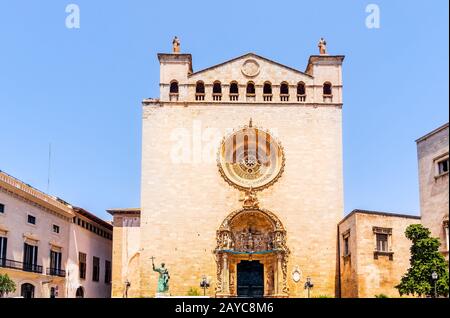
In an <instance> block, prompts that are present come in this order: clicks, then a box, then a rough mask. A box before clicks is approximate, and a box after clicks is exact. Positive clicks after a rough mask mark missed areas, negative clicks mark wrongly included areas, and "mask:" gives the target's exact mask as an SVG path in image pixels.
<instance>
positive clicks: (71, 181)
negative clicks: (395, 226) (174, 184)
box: [0, 0, 449, 219]
mask: <svg viewBox="0 0 450 318" xmlns="http://www.w3.org/2000/svg"><path fill="white" fill-rule="evenodd" d="M70 3H75V4H77V5H78V6H79V8H80V29H68V28H66V26H65V19H66V16H67V13H66V12H65V8H66V6H67V5H68V4H70ZM194 3H195V4H194ZM369 3H375V4H377V5H378V6H379V8H380V18H381V20H380V28H379V29H368V28H367V27H366V25H365V19H366V16H367V15H368V13H366V12H365V8H366V6H367V5H368V4H369ZM448 9H449V8H448V1H446V0H442V1H437V0H436V1H420V2H419V1H398V0H389V1H356V0H353V1H333V0H328V1H326V0H324V1H282V2H277V3H274V2H273V1H238V0H229V1H227V2H226V4H223V2H217V1H195V2H194V1H174V0H173V1H138V0H133V1H99V0H98V1H88V0H72V1H56V0H55V1H22V0H16V1H4V0H1V1H0V43H1V44H0V123H1V128H2V129H1V133H0V169H1V170H3V171H5V172H7V173H9V174H11V175H13V176H15V177H17V178H19V179H21V180H23V181H25V182H27V183H29V184H31V185H33V186H35V187H36V188H38V189H41V190H43V191H46V189H47V173H48V172H47V170H48V147H49V143H51V144H52V164H51V172H50V176H51V181H50V190H49V192H50V193H51V194H53V195H57V196H59V197H61V198H63V199H65V200H66V201H68V202H70V203H72V204H74V205H78V206H81V207H84V208H86V209H88V210H90V211H91V212H93V213H95V214H97V215H99V216H100V217H104V218H107V219H109V215H108V214H107V213H106V212H105V209H107V208H111V207H136V206H139V197H140V193H139V192H140V190H139V189H140V154H141V153H140V149H141V145H140V143H141V137H140V135H141V104H140V102H141V100H142V99H143V98H147V97H158V90H159V88H158V83H159V64H158V61H157V58H156V54H157V53H158V52H170V50H171V40H172V38H173V36H174V35H178V36H179V37H180V38H181V44H182V51H183V52H186V53H191V54H192V55H193V63H194V70H199V69H202V68H205V67H208V66H211V65H213V64H216V63H220V62H222V61H225V60H227V59H230V58H233V57H236V56H238V55H241V54H243V53H247V52H255V53H257V54H260V55H262V56H265V57H267V58H270V59H273V60H276V61H278V62H280V63H283V64H286V65H289V66H292V67H294V68H298V69H300V70H304V69H305V67H306V63H307V60H308V57H309V55H311V54H317V42H318V39H319V38H320V37H321V36H323V37H325V38H326V40H327V42H328V50H329V52H330V54H344V55H346V59H345V61H344V74H343V77H344V108H343V138H344V139H343V140H344V178H345V179H344V182H345V212H346V213H348V212H349V211H351V210H352V209H355V208H361V209H371V210H381V211H392V212H401V213H407V214H418V213H419V190H418V176H417V154H416V145H415V142H414V141H415V139H417V138H418V137H420V136H422V135H424V134H426V133H427V132H429V131H431V130H433V129H434V128H436V127H438V126H440V125H442V124H444V123H445V122H447V121H448V115H449V114H448V103H449V94H448V85H449V83H448V82H449V80H448V75H449V74H448V68H449V65H448V58H449V51H448V36H449V34H448Z"/></svg>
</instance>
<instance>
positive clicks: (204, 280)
mask: <svg viewBox="0 0 450 318" xmlns="http://www.w3.org/2000/svg"><path fill="white" fill-rule="evenodd" d="M200 287H201V288H203V296H206V289H208V288H209V281H208V279H207V278H206V276H205V275H203V276H202V281H201V282H200Z"/></svg>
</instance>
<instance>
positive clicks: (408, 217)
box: [338, 209, 421, 225]
mask: <svg viewBox="0 0 450 318" xmlns="http://www.w3.org/2000/svg"><path fill="white" fill-rule="evenodd" d="M355 214H369V215H381V216H388V217H398V218H407V219H415V220H420V219H421V217H420V216H419V215H411V214H402V213H393V212H383V211H370V210H360V209H355V210H353V211H352V212H350V213H349V214H347V215H346V216H345V217H344V218H343V219H342V220H341V221H340V222H339V223H338V225H340V224H341V223H343V222H344V221H345V220H347V219H349V218H350V217H352V216H353V215H355Z"/></svg>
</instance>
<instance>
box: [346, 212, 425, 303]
mask: <svg viewBox="0 0 450 318" xmlns="http://www.w3.org/2000/svg"><path fill="white" fill-rule="evenodd" d="M417 223H420V219H419V218H417V217H405V216H398V215H397V216H396V215H392V214H391V215H386V214H372V213H370V214H367V213H354V214H353V215H351V216H350V217H349V218H347V219H346V220H345V221H343V222H342V223H341V224H340V225H339V231H340V234H342V233H344V232H345V231H347V230H348V229H350V237H351V240H350V250H351V263H346V260H345V259H344V258H343V249H342V240H341V251H340V254H341V257H340V262H341V264H340V267H341V291H342V297H369V298H370V297H375V295H377V294H385V295H388V296H390V297H399V294H398V291H397V289H395V285H397V284H398V283H399V282H400V279H401V277H402V276H403V275H404V274H405V273H406V271H407V269H408V268H409V257H410V251H409V248H410V246H411V242H410V241H409V240H408V239H407V238H406V237H405V230H406V228H407V227H408V225H410V224H417ZM374 226H375V227H381V228H390V229H392V236H391V241H390V245H391V246H390V247H391V251H392V252H393V255H392V260H390V258H389V256H388V255H379V256H378V259H375V258H374V251H375V248H376V238H375V234H374V232H373V227H374Z"/></svg>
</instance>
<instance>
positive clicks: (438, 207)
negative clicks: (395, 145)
mask: <svg viewBox="0 0 450 318" xmlns="http://www.w3.org/2000/svg"><path fill="white" fill-rule="evenodd" d="M448 137H449V130H448V123H447V124H445V125H442V126H441V127H439V128H437V129H435V130H433V131H432V132H430V133H428V134H426V135H425V136H423V137H421V138H419V139H417V140H416V143H417V157H418V162H419V189H420V213H421V215H422V224H423V225H424V226H425V227H427V228H428V229H430V231H431V235H432V236H434V237H437V238H439V239H440V241H441V252H442V253H443V254H444V256H445V258H446V259H447V261H448V246H449V242H448V240H449V233H448V210H449V205H448V204H449V202H448V195H449V192H448V188H449V179H448V170H449V159H448V150H449V139H448Z"/></svg>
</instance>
